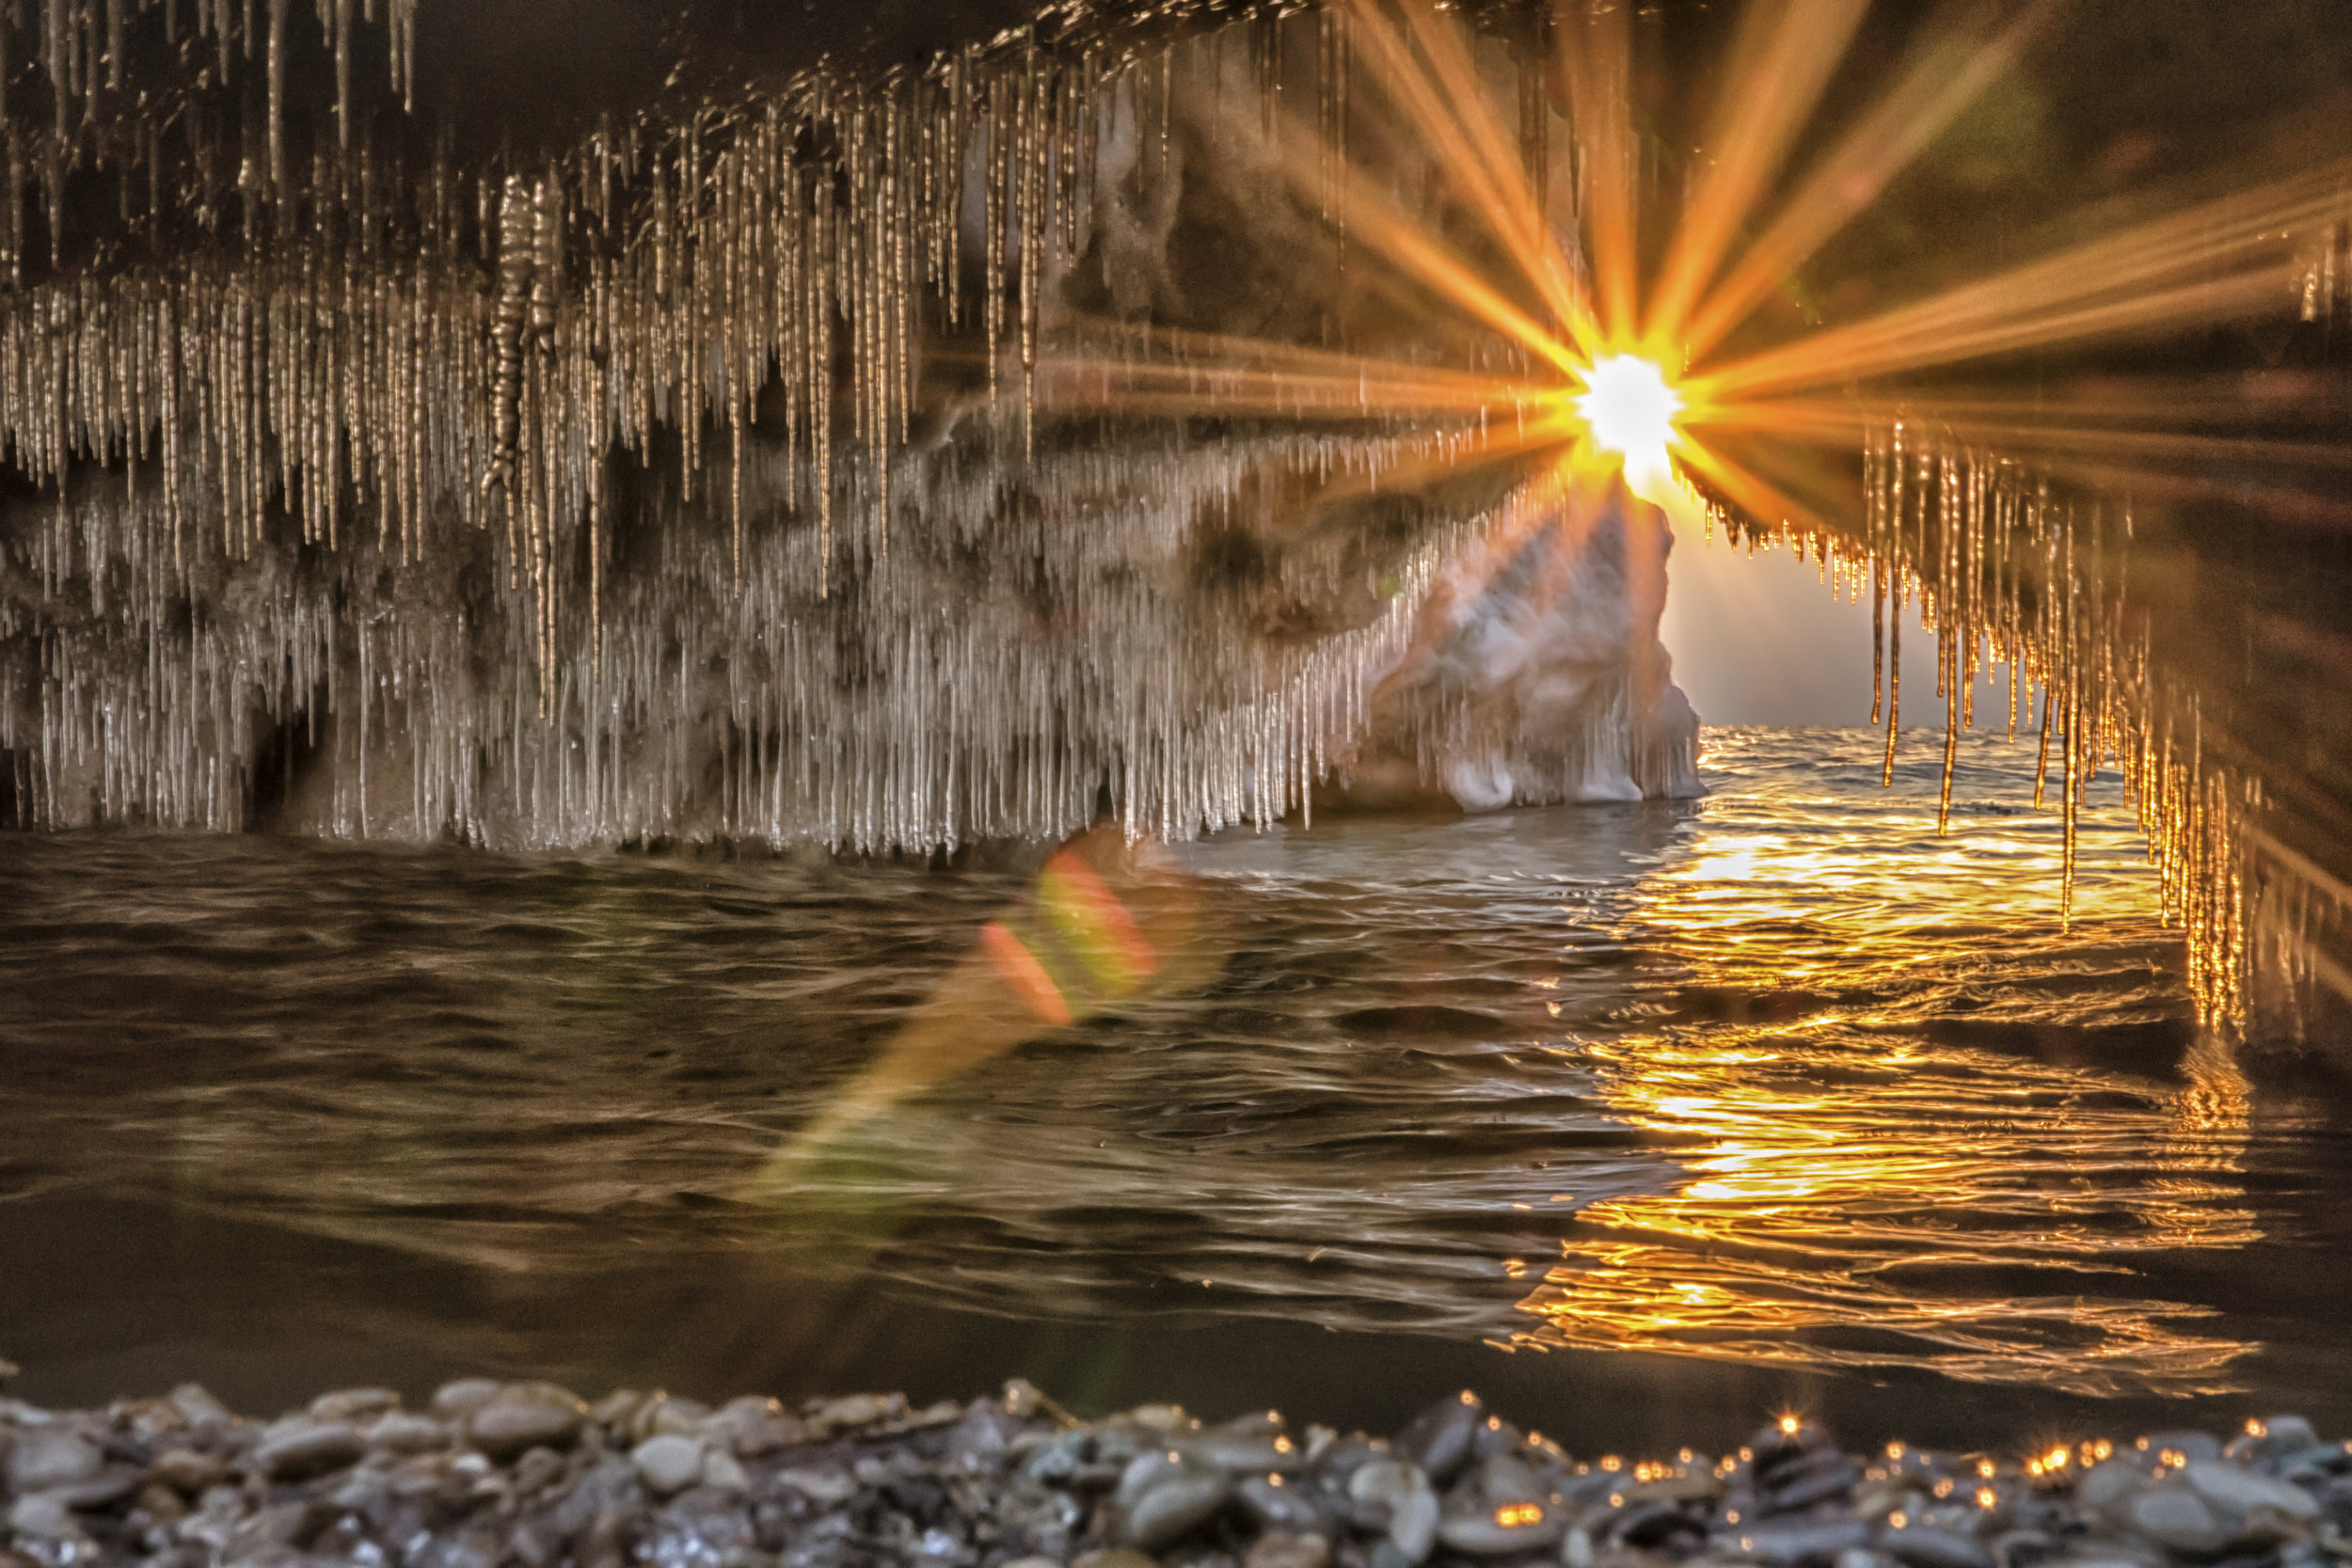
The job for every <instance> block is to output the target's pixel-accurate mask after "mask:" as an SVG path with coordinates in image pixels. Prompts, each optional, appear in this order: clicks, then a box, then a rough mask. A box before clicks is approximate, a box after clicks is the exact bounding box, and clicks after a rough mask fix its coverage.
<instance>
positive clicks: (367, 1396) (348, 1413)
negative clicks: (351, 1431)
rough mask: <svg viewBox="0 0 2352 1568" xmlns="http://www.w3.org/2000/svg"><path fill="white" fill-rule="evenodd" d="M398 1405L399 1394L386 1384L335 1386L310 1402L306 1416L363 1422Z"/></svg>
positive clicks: (325, 1419) (358, 1424)
mask: <svg viewBox="0 0 2352 1568" xmlns="http://www.w3.org/2000/svg"><path fill="white" fill-rule="evenodd" d="M399 1407H400V1396H399V1395H398V1394H396V1393H394V1392H392V1390H390V1389H389V1388H338V1389H336V1390H335V1391H334V1392H333V1393H331V1394H321V1395H320V1396H319V1397H318V1398H317V1399H314V1400H312V1401H311V1402H310V1419H312V1420H314V1421H349V1422H351V1423H352V1424H354V1425H355V1426H364V1425H366V1424H367V1423H368V1422H370V1421H373V1419H375V1418H377V1417H378V1416H381V1415H383V1414H384V1413H385V1412H386V1411H387V1410H396V1409H398V1408H399Z"/></svg>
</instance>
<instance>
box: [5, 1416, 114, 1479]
mask: <svg viewBox="0 0 2352 1568" xmlns="http://www.w3.org/2000/svg"><path fill="white" fill-rule="evenodd" d="M105 1463H106V1459H105V1455H103V1453H101V1452H100V1451H99V1449H98V1445H97V1444H95V1443H93V1442H91V1441H90V1440H89V1439H88V1438H87V1437H84V1436H83V1435H82V1434H81V1433H77V1432H68V1431H66V1430H64V1429H63V1428H60V1427H34V1428H32V1429H31V1430H30V1431H28V1432H24V1433H19V1434H18V1436H17V1440H16V1449H15V1451H13V1452H12V1453H10V1454H9V1455H8V1489H9V1490H10V1491H12V1492H20V1493H21V1492H45V1491H47V1490H48V1489H49V1488H51V1487H53V1486H71V1485H72V1484H73V1483H74V1482H76V1481H87V1480H89V1479H90V1478H91V1477H92V1476H95V1475H96V1474H98V1472H99V1469H100V1467H101V1466H103V1465H104V1464H105Z"/></svg>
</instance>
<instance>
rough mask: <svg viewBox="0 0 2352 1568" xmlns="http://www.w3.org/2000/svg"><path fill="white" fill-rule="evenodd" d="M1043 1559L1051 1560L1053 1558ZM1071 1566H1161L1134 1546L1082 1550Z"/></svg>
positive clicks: (1130, 1567)
mask: <svg viewBox="0 0 2352 1568" xmlns="http://www.w3.org/2000/svg"><path fill="white" fill-rule="evenodd" d="M1025 1560H1029V1559H1025ZM1045 1560H1046V1561H1051V1560H1052V1559H1050V1558H1048V1559H1045ZM1070 1568H1160V1565H1159V1564H1158V1563H1157V1562H1155V1561H1153V1560H1152V1559H1150V1558H1148V1557H1146V1556H1144V1555H1143V1554H1142V1553H1141V1552H1139V1551H1136V1549H1135V1548H1134V1547H1133V1546H1111V1547H1108V1548H1105V1549H1103V1550H1100V1551H1091V1552H1080V1553H1079V1554H1078V1555H1077V1556H1076V1557H1074V1558H1073V1559H1071V1560H1070Z"/></svg>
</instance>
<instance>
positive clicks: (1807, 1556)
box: [1731, 1519, 1870, 1568]
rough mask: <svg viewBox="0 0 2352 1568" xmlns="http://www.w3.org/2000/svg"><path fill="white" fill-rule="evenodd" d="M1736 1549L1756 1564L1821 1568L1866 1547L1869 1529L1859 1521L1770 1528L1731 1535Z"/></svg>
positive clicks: (1836, 1521)
mask: <svg viewBox="0 0 2352 1568" xmlns="http://www.w3.org/2000/svg"><path fill="white" fill-rule="evenodd" d="M1731 1535H1732V1539H1733V1541H1734V1543H1735V1544H1737V1546H1738V1547H1739V1549H1740V1551H1741V1552H1742V1553H1744V1554H1745V1555H1747V1556H1750V1557H1753V1558H1755V1559H1756V1560H1758V1561H1760V1562H1770V1563H1774V1564H1780V1565H1785V1568H1821V1565H1825V1564H1828V1563H1832V1562H1835V1561H1836V1558H1837V1554H1838V1553H1840V1552H1846V1551H1851V1550H1852V1549H1854V1548H1855V1547H1857V1546H1866V1545H1867V1544H1869V1535H1870V1531H1869V1528H1868V1527H1867V1526H1866V1525H1864V1524H1863V1523H1862V1521H1861V1520H1859V1519H1839V1520H1835V1521H1832V1522H1830V1523H1826V1524H1819V1525H1793V1524H1771V1525H1758V1526H1756V1528H1754V1529H1738V1530H1735V1531H1732V1532H1731Z"/></svg>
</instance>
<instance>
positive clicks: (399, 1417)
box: [363, 1410, 450, 1453]
mask: <svg viewBox="0 0 2352 1568" xmlns="http://www.w3.org/2000/svg"><path fill="white" fill-rule="evenodd" d="M363 1435H364V1436H365V1437H366V1438H367V1440H368V1447H370V1448H372V1449H380V1450H382V1451H383V1452H386V1453H429V1452H431V1451H432V1450H433V1449H445V1448H447V1447H449V1441H450V1436H449V1428H447V1427H445V1426H443V1425H442V1424H441V1423H440V1422H438V1421H437V1420H435V1419H434V1418H432V1417H430V1416H413V1415H410V1414H409V1413H407V1412H406V1411H401V1410H396V1411H394V1412H392V1413H391V1414H390V1415H389V1416H386V1417H384V1418H381V1419H380V1420H378V1421H376V1422H375V1424H374V1425H373V1426H371V1427H369V1428H368V1429H367V1430H366V1432H365V1433H363Z"/></svg>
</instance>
